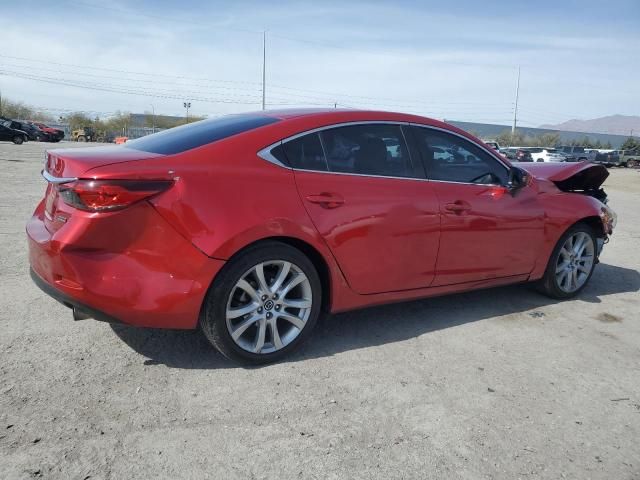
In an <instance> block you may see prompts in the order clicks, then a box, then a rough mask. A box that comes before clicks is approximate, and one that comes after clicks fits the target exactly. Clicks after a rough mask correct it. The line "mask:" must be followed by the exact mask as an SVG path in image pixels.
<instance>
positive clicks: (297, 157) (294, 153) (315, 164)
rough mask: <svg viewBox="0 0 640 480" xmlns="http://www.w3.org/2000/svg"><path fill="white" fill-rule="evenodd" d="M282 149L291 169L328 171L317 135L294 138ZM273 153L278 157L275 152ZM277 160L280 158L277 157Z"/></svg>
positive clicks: (311, 134)
mask: <svg viewBox="0 0 640 480" xmlns="http://www.w3.org/2000/svg"><path fill="white" fill-rule="evenodd" d="M282 147H283V150H284V154H285V155H286V157H287V160H288V164H289V165H290V166H291V167H293V168H298V169H300V170H316V171H321V172H322V171H326V170H327V161H326V160H325V158H324V151H323V150H322V144H321V143H320V137H319V136H318V134H317V133H310V134H308V135H304V136H302V137H298V138H294V139H293V140H290V141H288V142H286V143H285V144H283V146H282ZM274 150H275V149H274ZM271 153H272V154H274V156H276V155H275V152H274V151H273V150H272V151H271ZM276 158H278V157H277V156H276Z"/></svg>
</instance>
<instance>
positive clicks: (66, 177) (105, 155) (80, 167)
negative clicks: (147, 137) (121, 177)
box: [42, 146, 163, 232]
mask: <svg viewBox="0 0 640 480" xmlns="http://www.w3.org/2000/svg"><path fill="white" fill-rule="evenodd" d="M162 156H163V155H160V154H156V153H149V152H143V151H140V150H133V149H129V148H124V147H117V146H107V147H86V148H67V149H56V150H51V151H49V152H46V154H45V166H44V169H43V172H42V174H43V176H44V178H45V180H47V188H46V191H45V197H44V217H45V218H44V223H45V226H46V228H47V230H49V231H50V232H54V231H56V230H58V229H59V228H60V227H61V226H62V225H64V224H65V223H66V222H67V221H68V220H69V217H70V216H71V215H72V214H73V213H74V209H73V208H71V207H70V206H68V205H66V204H65V202H64V201H63V199H62V198H61V196H60V189H61V188H64V187H65V186H67V185H70V184H72V183H73V182H75V181H76V180H77V179H78V178H83V177H84V178H92V176H91V173H90V171H91V170H93V169H95V168H97V167H104V166H107V165H113V164H118V163H124V162H131V161H134V160H145V159H150V158H156V157H162Z"/></svg>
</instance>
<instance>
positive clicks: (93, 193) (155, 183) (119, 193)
mask: <svg viewBox="0 0 640 480" xmlns="http://www.w3.org/2000/svg"><path fill="white" fill-rule="evenodd" d="M172 183H173V182H172V181H171V180H76V181H75V182H73V183H65V184H63V185H60V186H59V187H58V188H59V192H60V196H61V197H62V199H63V200H64V202H65V203H66V204H68V205H71V206H72V207H75V208H78V209H80V210H86V211H88V212H103V211H113V210H119V209H121V208H125V207H128V206H129V205H131V204H133V203H136V202H139V201H140V200H144V199H145V198H149V197H152V196H153V195H157V194H158V193H160V192H163V191H165V190H166V189H167V188H169V187H170V186H171V185H172Z"/></svg>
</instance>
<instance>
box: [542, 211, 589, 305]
mask: <svg viewBox="0 0 640 480" xmlns="http://www.w3.org/2000/svg"><path fill="white" fill-rule="evenodd" d="M596 263H597V247H596V238H595V235H594V233H593V229H592V228H591V227H590V226H589V225H586V224H577V225H574V226H573V227H571V228H570V229H569V230H568V231H567V232H566V233H565V234H564V235H563V236H562V238H560V240H559V241H558V244H557V245H556V248H555V249H554V250H553V253H552V254H551V258H550V259H549V264H548V265H547V270H546V272H545V274H544V277H543V278H542V280H541V281H540V283H539V284H538V289H539V290H540V291H541V292H542V293H544V294H545V295H547V296H549V297H551V298H557V299H565V298H571V297H574V296H576V295H577V294H578V293H579V292H580V291H581V290H582V289H583V288H584V287H585V286H586V285H587V282H588V281H589V279H590V278H591V275H592V274H593V270H594V268H595V266H596Z"/></svg>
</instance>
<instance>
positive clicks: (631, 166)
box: [627, 158, 638, 168]
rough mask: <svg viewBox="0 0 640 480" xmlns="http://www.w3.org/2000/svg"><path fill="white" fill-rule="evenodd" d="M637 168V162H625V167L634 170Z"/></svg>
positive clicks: (634, 160)
mask: <svg viewBox="0 0 640 480" xmlns="http://www.w3.org/2000/svg"><path fill="white" fill-rule="evenodd" d="M637 166H638V160H636V159H634V158H632V159H630V160H628V161H627V167H629V168H636V167H637Z"/></svg>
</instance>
